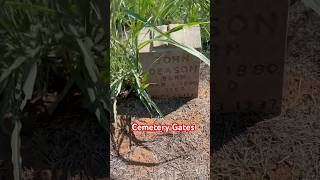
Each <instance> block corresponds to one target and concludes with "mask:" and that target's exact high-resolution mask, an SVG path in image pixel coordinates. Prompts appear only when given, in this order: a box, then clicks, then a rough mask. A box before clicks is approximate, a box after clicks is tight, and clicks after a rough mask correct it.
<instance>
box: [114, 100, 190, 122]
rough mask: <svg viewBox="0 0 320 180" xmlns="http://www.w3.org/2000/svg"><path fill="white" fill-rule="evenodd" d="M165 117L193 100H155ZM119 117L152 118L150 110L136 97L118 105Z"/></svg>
mask: <svg viewBox="0 0 320 180" xmlns="http://www.w3.org/2000/svg"><path fill="white" fill-rule="evenodd" d="M153 100H154V102H155V104H156V105H157V106H158V108H159V109H160V111H161V112H162V114H163V115H164V116H166V115H168V114H170V113H172V112H174V111H176V110H177V109H179V108H180V107H181V106H183V105H185V104H187V102H189V101H190V100H192V98H170V99H156V98H154V99H153ZM118 115H126V116H134V117H139V118H149V117H151V115H150V113H149V112H148V110H147V109H146V108H145V107H144V105H143V104H142V103H141V101H140V100H139V99H138V98H136V97H133V96H132V97H129V98H128V99H125V100H123V101H120V102H119V103H118Z"/></svg>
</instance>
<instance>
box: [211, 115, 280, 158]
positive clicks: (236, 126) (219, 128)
mask: <svg viewBox="0 0 320 180" xmlns="http://www.w3.org/2000/svg"><path fill="white" fill-rule="evenodd" d="M275 116H277V115H275V114H261V113H224V114H216V113H213V114H212V115H211V123H210V128H211V134H212V135H211V140H210V146H211V150H212V153H215V152H217V151H218V150H219V149H220V148H222V147H223V145H225V144H227V143H228V142H229V141H230V140H232V139H234V138H236V137H238V136H240V135H242V134H245V133H246V132H247V129H248V128H250V127H252V126H254V125H255V124H256V123H258V122H261V121H263V120H266V119H270V118H273V117H275Z"/></svg>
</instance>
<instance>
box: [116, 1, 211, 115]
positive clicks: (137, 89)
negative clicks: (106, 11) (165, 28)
mask: <svg viewBox="0 0 320 180" xmlns="http://www.w3.org/2000/svg"><path fill="white" fill-rule="evenodd" d="M209 7H210V1H209V0H198V1H192V0H137V1H124V0H113V1H111V20H110V26H111V28H110V31H111V42H110V43H111V45H110V46H111V49H110V51H111V52H110V58H111V97H112V101H113V104H114V107H113V111H114V114H116V107H117V106H116V104H117V100H118V96H119V94H120V93H121V92H123V91H129V93H135V94H136V96H137V97H138V98H139V99H140V100H141V102H142V103H143V104H144V106H145V107H146V108H147V110H148V111H149V112H150V114H151V115H154V116H162V114H161V111H160V110H159V109H158V107H157V105H156V104H155V103H154V102H153V101H152V99H151V98H150V97H149V95H148V94H147V92H146V88H147V87H148V84H147V83H146V82H147V79H148V75H147V74H146V73H145V72H143V70H142V67H141V64H140V61H139V49H141V48H142V47H143V46H144V45H147V44H148V43H151V42H152V41H166V42H168V43H170V44H172V45H175V46H177V47H179V48H181V49H183V50H185V51H187V52H189V53H191V54H193V55H195V56H197V57H199V58H200V59H201V60H202V61H204V62H206V63H209V60H208V58H207V55H208V42H209V38H210V33H209V27H210V26H209V23H208V21H209V17H210V16H209ZM164 24H182V25H181V26H178V27H177V28H175V29H173V30H172V31H169V32H167V33H163V32H161V31H160V30H159V29H158V28H157V26H158V25H164ZM196 24H200V27H201V37H202V42H203V47H204V48H203V51H202V52H201V53H200V52H198V51H196V50H195V49H193V48H191V47H187V46H184V45H182V44H179V43H177V42H176V41H174V40H173V39H171V38H170V33H172V32H175V31H178V30H181V29H182V28H183V27H184V26H190V25H196ZM142 28H148V29H149V30H150V31H155V32H158V33H159V34H160V35H159V36H157V37H154V39H151V40H149V41H146V42H138V34H139V32H140V30H141V29H142Z"/></svg>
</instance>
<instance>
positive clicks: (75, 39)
mask: <svg viewBox="0 0 320 180" xmlns="http://www.w3.org/2000/svg"><path fill="white" fill-rule="evenodd" d="M0 4H1V5H0V17H1V19H0V47H1V50H0V53H1V58H2V60H1V63H0V72H1V74H0V98H1V99H0V100H1V104H6V106H1V107H0V121H1V119H2V118H3V117H4V116H5V114H6V113H11V114H13V122H14V129H13V132H12V135H11V147H12V163H13V165H14V178H15V179H20V178H21V172H22V167H21V157H20V144H21V142H20V141H21V138H20V130H21V118H22V112H23V111H24V109H25V107H26V104H27V102H28V101H29V100H30V99H32V97H33V96H35V95H36V94H37V95H40V96H44V95H45V94H46V93H48V92H49V90H50V89H49V87H50V78H52V77H51V75H52V74H55V75H57V76H59V75H60V76H62V77H64V78H65V80H66V83H65V84H64V85H62V86H63V87H62V88H61V91H60V92H59V94H58V96H57V101H56V102H54V104H52V105H51V106H50V107H49V109H48V111H49V113H53V112H54V110H55V108H56V107H57V106H58V104H59V103H60V102H61V101H62V100H63V99H64V98H65V96H66V94H67V93H68V92H69V90H70V88H71V87H72V86H73V85H77V86H78V87H79V88H80V90H81V93H82V94H83V95H84V97H85V99H86V108H87V109H89V110H90V111H91V112H93V113H95V114H96V117H97V119H98V120H99V122H100V123H101V125H103V127H106V124H107V121H108V119H109V116H108V115H107V112H110V110H111V107H110V105H109V102H110V101H109V99H110V98H109V90H108V86H106V85H105V84H104V83H103V81H102V80H101V78H100V71H99V69H101V67H102V66H103V64H102V62H103V59H104V58H105V57H107V56H105V55H106V42H105V41H104V39H105V33H104V31H103V28H102V18H101V12H100V9H99V5H98V4H97V1H81V2H80V1H79V2H78V1H69V0H57V1H49V0H42V1H32V0H20V1H17V0H4V1H0Z"/></svg>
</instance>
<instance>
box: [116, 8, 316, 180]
mask: <svg viewBox="0 0 320 180" xmlns="http://www.w3.org/2000/svg"><path fill="white" fill-rule="evenodd" d="M319 29H320V17H319V15H317V14H316V13H315V12H313V11H312V10H309V9H307V8H306V7H305V6H304V5H303V4H302V3H301V2H297V3H296V4H295V5H294V6H292V7H290V10H289V31H288V53H287V54H288V55H287V59H286V63H285V79H284V87H283V89H284V93H283V96H284V99H283V103H282V104H283V106H282V113H281V115H280V116H276V117H265V116H259V115H255V114H242V115H240V116H239V115H234V114H230V115H227V116H225V117H224V118H223V119H221V118H220V119H219V118H216V119H212V121H211V123H213V125H212V127H213V129H212V130H211V133H213V137H214V138H213V139H211V142H210V143H211V145H212V146H213V157H211V179H230V180H233V179H253V180H255V179H271V180H274V179H276V180H277V179H279V180H291V179H319V178H320V161H319V154H320V122H319V119H320V104H319V103H320V66H319V59H320V44H319V43H320V34H319ZM201 72H202V73H204V71H203V69H202V70H201ZM204 74H205V73H204ZM211 78H212V77H211ZM201 84H202V85H201ZM207 87H208V86H207ZM207 87H206V86H203V75H202V76H201V82H200V89H199V91H200V92H201V93H200V96H199V98H197V99H194V100H191V101H185V102H183V101H182V100H175V101H157V104H158V105H159V107H160V108H161V109H162V110H163V111H164V112H166V117H165V120H166V121H172V119H176V118H179V117H181V116H182V117H186V116H187V117H188V118H187V119H188V120H189V121H190V120H191V121H193V120H194V121H196V122H197V123H199V126H200V127H203V129H201V131H197V132H195V133H178V134H155V133H154V134H150V133H148V134H136V137H137V139H139V140H141V141H144V143H142V144H140V145H135V144H134V143H133V144H134V145H133V146H132V148H131V150H130V149H129V148H128V147H129V140H128V139H124V140H123V143H122V146H121V147H120V149H119V154H120V156H117V154H116V153H117V152H112V154H111V172H112V173H111V174H112V177H113V178H114V179H179V178H180V179H181V178H182V179H195V178H196V177H197V179H209V177H208V174H209V170H208V161H209V159H210V158H209V142H208V141H207V140H206V139H207V138H208V137H209V126H210V122H209V121H208V120H209V109H207V108H209V104H208V103H209V99H208V98H209V94H206V93H205V94H206V95H205V96H204V94H203V92H208V93H209V90H208V91H207V90H206V89H207ZM270 88H271V87H270ZM213 98H214V97H213ZM125 102H126V103H123V104H121V105H120V109H121V114H129V115H132V116H147V112H145V110H144V108H143V107H140V106H139V105H138V104H139V103H138V101H136V100H134V99H132V98H131V99H130V98H129V99H128V100H126V101H125ZM201 116H204V118H203V117H201ZM119 118H120V117H119ZM122 118H124V119H126V118H125V117H122ZM181 119H183V118H181ZM142 120H143V121H144V122H147V123H148V122H150V123H151V122H154V120H152V119H148V118H144V119H142ZM157 121H158V120H157ZM161 122H163V121H161V120H160V121H159V123H161Z"/></svg>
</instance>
